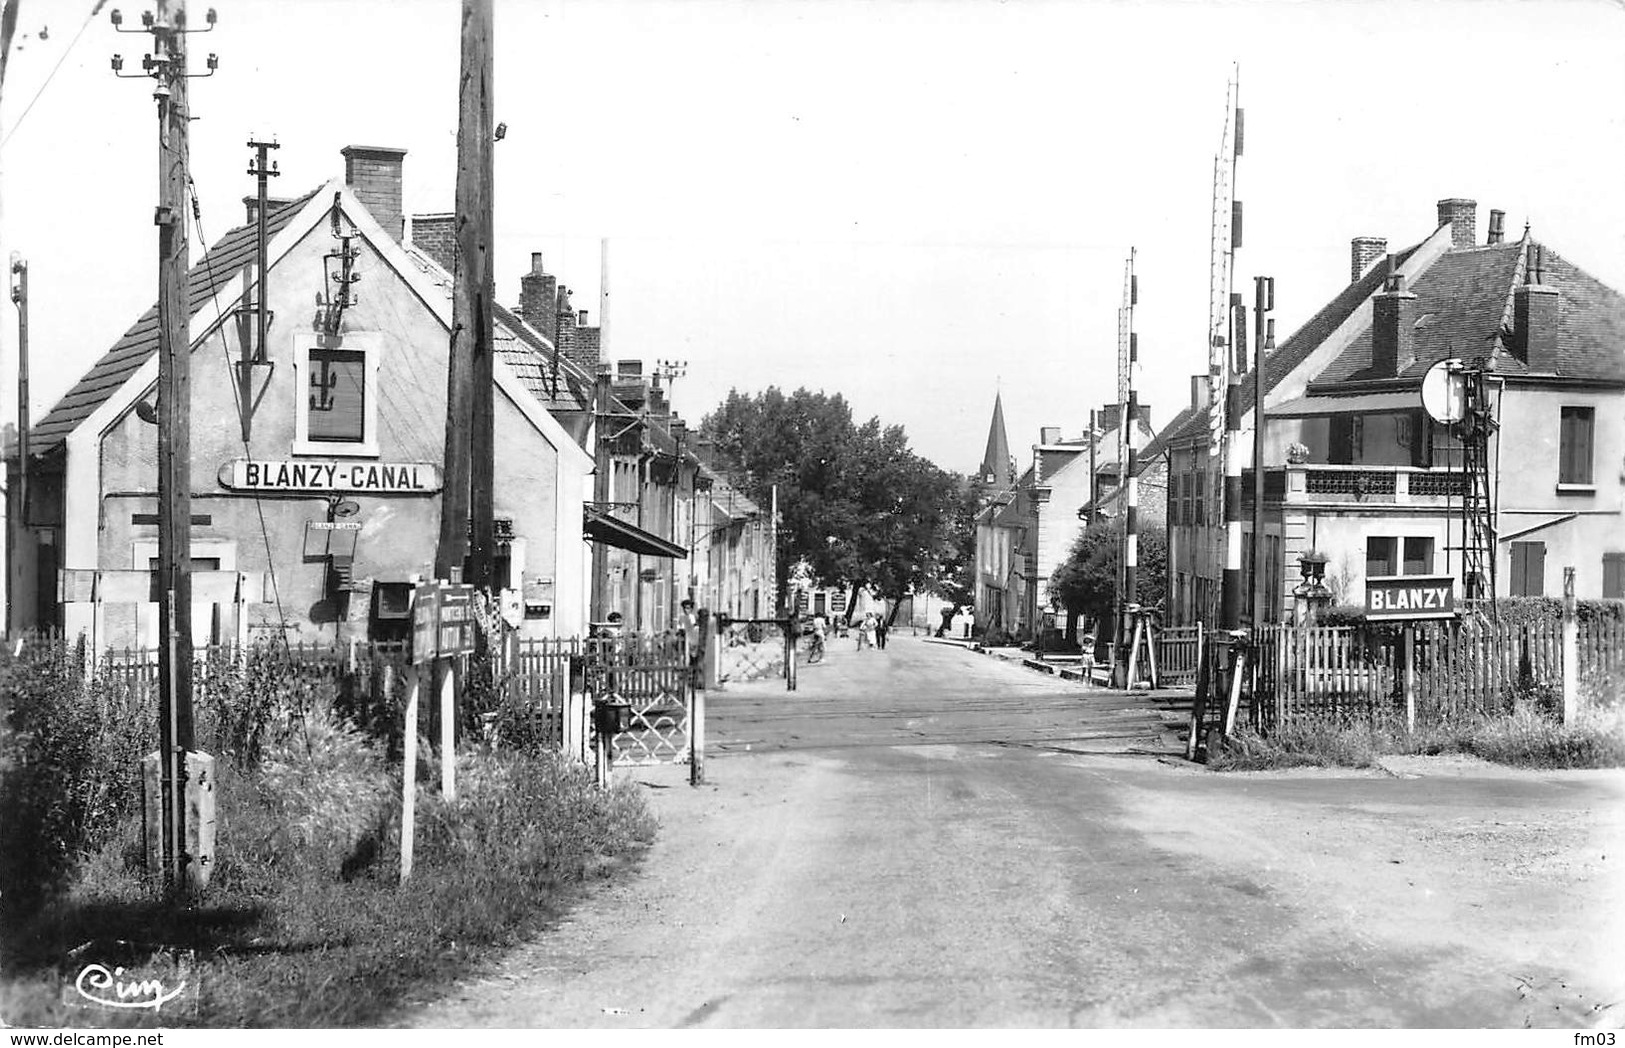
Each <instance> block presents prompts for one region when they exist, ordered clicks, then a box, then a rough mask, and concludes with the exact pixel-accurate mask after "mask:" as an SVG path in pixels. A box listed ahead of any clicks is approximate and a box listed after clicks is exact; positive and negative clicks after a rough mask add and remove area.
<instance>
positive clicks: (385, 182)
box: [340, 146, 406, 241]
mask: <svg viewBox="0 0 1625 1048" xmlns="http://www.w3.org/2000/svg"><path fill="white" fill-rule="evenodd" d="M340 152H341V153H343V154H344V184H345V185H347V186H349V187H350V189H351V190H352V191H353V192H354V193H355V195H356V199H358V200H360V201H361V203H362V204H364V205H366V208H367V210H368V211H370V212H372V217H373V218H375V219H377V220H378V224H379V225H381V226H383V227H384V232H386V233H388V234H389V235H390V236H392V237H394V238H395V239H396V241H400V240H401V239H402V238H404V237H405V235H406V230H405V225H406V222H405V216H404V215H403V213H402V211H401V163H402V161H404V160H405V159H406V150H404V149H391V148H389V147H387V146H345V147H344V148H343V149H342V150H340Z"/></svg>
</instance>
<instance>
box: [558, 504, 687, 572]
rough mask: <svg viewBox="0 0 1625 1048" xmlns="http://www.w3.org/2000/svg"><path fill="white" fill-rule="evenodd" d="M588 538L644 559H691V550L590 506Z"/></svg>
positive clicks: (587, 523) (586, 528)
mask: <svg viewBox="0 0 1625 1048" xmlns="http://www.w3.org/2000/svg"><path fill="white" fill-rule="evenodd" d="M584 529H585V531H586V533H587V538H589V539H591V540H592V541H593V542H602V543H603V544H604V545H606V546H614V547H615V548H616V549H624V550H627V551H629V552H632V553H637V554H639V555H641V556H644V557H674V558H677V559H679V560H686V559H687V558H688V550H686V549H684V548H683V547H682V546H679V545H677V543H675V542H668V541H667V540H665V539H663V538H661V537H660V536H659V535H656V534H654V533H652V532H648V531H644V530H643V529H642V528H640V527H638V526H637V525H636V524H631V523H628V522H627V521H624V520H621V519H620V518H619V517H612V516H610V515H609V514H608V513H605V512H604V511H603V510H601V509H593V508H592V507H591V506H588V507H587V517H586V521H585V524H584Z"/></svg>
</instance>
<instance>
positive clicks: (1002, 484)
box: [976, 393, 1016, 491]
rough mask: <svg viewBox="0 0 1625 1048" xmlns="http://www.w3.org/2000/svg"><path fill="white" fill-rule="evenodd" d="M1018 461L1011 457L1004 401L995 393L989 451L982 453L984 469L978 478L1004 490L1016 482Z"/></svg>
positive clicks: (999, 489) (997, 488)
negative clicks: (1005, 424) (1006, 432)
mask: <svg viewBox="0 0 1625 1048" xmlns="http://www.w3.org/2000/svg"><path fill="white" fill-rule="evenodd" d="M1015 466H1016V463H1015V459H1013V458H1011V457H1010V441H1009V440H1008V439H1007V438H1006V437H1005V435H1004V401H1003V399H1002V397H1001V396H1000V394H998V393H994V394H993V422H992V424H991V425H989V426H988V430H987V451H986V452H984V453H983V454H982V469H981V472H980V475H979V476H978V477H977V478H976V479H977V480H978V481H980V482H981V483H982V484H984V485H987V486H988V487H991V488H993V489H994V490H995V491H1003V490H1004V489H1005V488H1008V487H1012V486H1014V485H1015V482H1016V469H1015Z"/></svg>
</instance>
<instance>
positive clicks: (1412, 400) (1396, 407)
mask: <svg viewBox="0 0 1625 1048" xmlns="http://www.w3.org/2000/svg"><path fill="white" fill-rule="evenodd" d="M1266 403H1267V402H1266ZM1420 410H1422V393H1421V391H1420V390H1415V389H1403V390H1399V391H1397V392H1394V393H1351V394H1347V395H1345V396H1341V397H1299V398H1298V399H1296V400H1289V401H1287V402H1286V403H1285V404H1282V405H1281V406H1280V407H1274V408H1272V407H1268V406H1266V407H1265V408H1264V414H1265V415H1268V416H1269V417H1270V418H1306V417H1308V416H1310V415H1375V414H1378V413H1381V412H1384V411H1420Z"/></svg>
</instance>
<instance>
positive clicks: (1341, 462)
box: [1266, 404, 1365, 466]
mask: <svg viewBox="0 0 1625 1048" xmlns="http://www.w3.org/2000/svg"><path fill="white" fill-rule="evenodd" d="M1266 406H1268V405H1267V404H1266ZM1364 441H1365V418H1364V417H1363V416H1360V415H1333V416H1332V417H1331V423H1330V427H1329V434H1328V445H1329V446H1328V448H1327V454H1326V460H1327V462H1329V463H1330V464H1332V465H1336V466H1348V465H1352V464H1354V463H1356V462H1359V461H1360V456H1361V445H1362V444H1363V443H1364Z"/></svg>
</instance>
